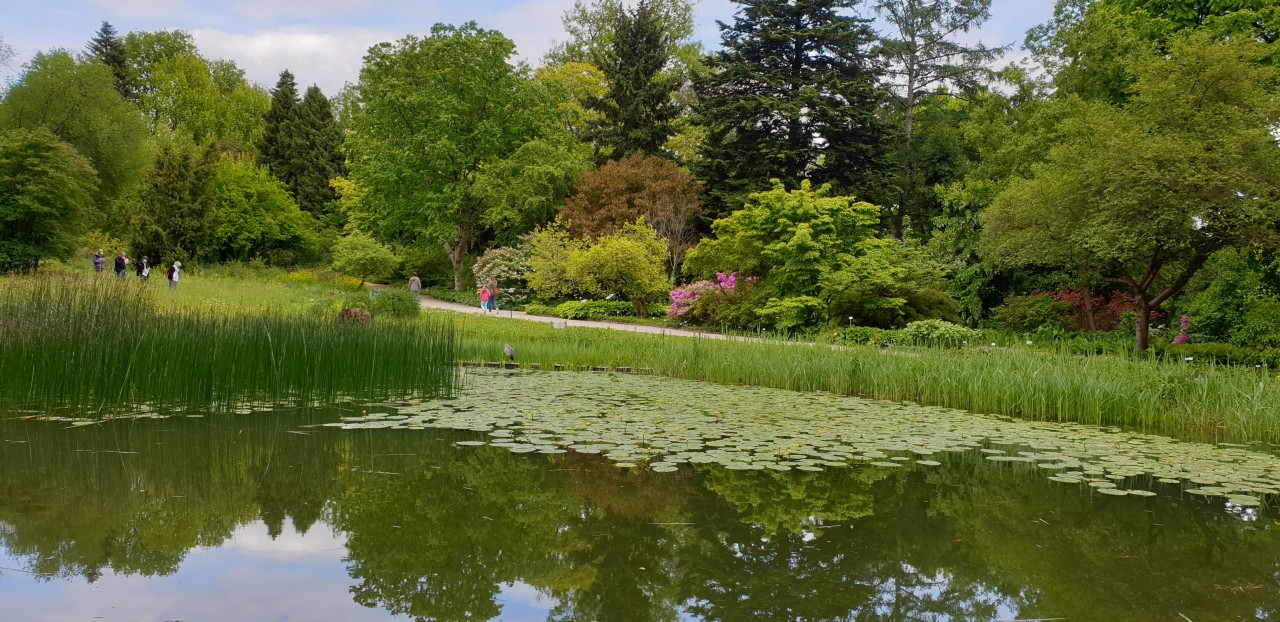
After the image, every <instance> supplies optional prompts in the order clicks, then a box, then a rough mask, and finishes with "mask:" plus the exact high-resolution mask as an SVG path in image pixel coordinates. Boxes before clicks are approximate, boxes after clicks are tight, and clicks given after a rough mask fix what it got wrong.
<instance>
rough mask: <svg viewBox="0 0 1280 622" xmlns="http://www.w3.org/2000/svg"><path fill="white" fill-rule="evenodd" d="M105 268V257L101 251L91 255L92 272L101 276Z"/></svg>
mask: <svg viewBox="0 0 1280 622" xmlns="http://www.w3.org/2000/svg"><path fill="white" fill-rule="evenodd" d="M106 267H107V256H106V254H104V253H103V252H102V249H98V252H97V253H95V254H94V255H93V271H94V272H97V273H98V274H102V271H103V270H105V269H106Z"/></svg>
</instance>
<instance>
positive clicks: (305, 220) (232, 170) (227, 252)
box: [200, 156, 319, 265]
mask: <svg viewBox="0 0 1280 622" xmlns="http://www.w3.org/2000/svg"><path fill="white" fill-rule="evenodd" d="M209 192H210V194H211V199H212V204H213V213H212V220H213V232H212V234H211V236H210V239H209V242H208V244H207V245H206V246H205V247H204V248H202V249H201V253H200V254H201V255H202V256H204V257H207V258H209V259H212V260H214V261H219V262H221V261H250V260H253V259H264V258H265V259H270V260H273V261H275V262H277V263H284V264H290V265H291V264H296V263H298V262H299V261H300V260H305V259H307V258H309V257H312V256H314V255H315V254H316V251H317V250H318V246H319V240H318V239H317V237H316V234H315V230H316V228H317V223H316V222H315V221H314V220H313V219H312V218H311V216H310V215H308V214H307V213H306V212H303V211H302V210H301V209H299V207H298V204H297V203H294V201H293V199H292V198H291V197H290V196H289V191H288V190H287V189H286V188H285V186H284V184H282V183H280V182H279V181H278V180H276V179H274V178H272V177H271V175H270V174H268V173H267V171H266V170H265V169H263V168H261V167H259V166H257V165H255V164H254V163H253V162H252V161H250V160H237V159H235V158H232V157H228V156H223V157H222V158H221V160H220V161H219V162H218V167H217V173H216V174H215V175H214V178H213V182H212V184H211V186H210V189H209Z"/></svg>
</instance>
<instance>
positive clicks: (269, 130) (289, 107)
mask: <svg viewBox="0 0 1280 622" xmlns="http://www.w3.org/2000/svg"><path fill="white" fill-rule="evenodd" d="M297 104H298V83H297V82H295V81H294V79H293V73H292V72H290V71H289V70H288V69H286V70H284V71H281V72H280V79H279V80H277V81H276V88H275V90H273V91H272V92H271V108H269V109H268V110H267V115H266V128H265V131H264V132H263V135H262V141H261V142H259V143H258V157H259V158H260V162H261V163H262V164H263V165H264V166H266V167H267V169H268V170H270V171H271V174H272V175H275V176H276V178H277V179H281V180H283V179H284V177H283V174H284V171H286V170H287V169H288V166H289V159H290V154H289V147H288V145H287V144H285V140H284V137H283V131H284V125H285V124H286V123H287V122H288V121H289V118H290V116H291V114H292V111H293V108H294V106H296V105H297Z"/></svg>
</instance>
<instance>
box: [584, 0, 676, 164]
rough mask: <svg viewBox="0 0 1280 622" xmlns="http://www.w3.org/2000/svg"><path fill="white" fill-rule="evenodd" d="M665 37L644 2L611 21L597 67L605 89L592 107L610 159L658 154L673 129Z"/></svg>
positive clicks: (654, 12)
mask: <svg viewBox="0 0 1280 622" xmlns="http://www.w3.org/2000/svg"><path fill="white" fill-rule="evenodd" d="M670 38H671V37H670V35H669V34H668V33H667V31H666V29H665V28H664V26H663V23H662V19H661V15H659V13H658V11H657V10H656V9H655V8H654V6H653V5H652V4H651V3H650V1H649V0H641V2H640V3H639V4H638V5H636V7H635V9H634V10H633V11H630V12H626V11H624V12H623V13H621V14H620V15H619V16H618V18H617V21H616V22H615V25H614V38H613V46H612V47H611V48H610V51H609V52H608V53H607V54H606V55H605V58H603V59H601V67H600V69H601V71H603V72H604V75H605V78H606V79H607V80H608V82H609V92H608V94H607V95H606V96H605V98H604V99H603V100H601V101H600V102H599V106H598V107H599V108H600V110H601V112H603V113H604V116H605V123H606V128H605V132H604V136H603V138H602V141H603V142H604V143H605V145H606V146H609V147H612V148H613V151H612V153H611V154H610V157H612V158H622V157H626V156H629V155H631V154H633V153H635V152H636V151H645V152H648V153H654V154H656V153H659V152H661V150H662V145H663V143H665V142H666V140H667V138H668V137H670V136H671V134H672V133H673V131H674V130H673V129H672V126H671V121H672V120H673V119H674V118H675V116H676V113H677V108H676V105H675V103H674V102H673V101H672V99H671V94H672V92H674V91H675V88H676V86H677V85H676V83H675V82H674V81H673V80H671V78H670V77H669V76H667V75H665V74H664V73H663V69H664V68H665V67H666V65H667V62H668V61H669V60H670V59H671V52H670Z"/></svg>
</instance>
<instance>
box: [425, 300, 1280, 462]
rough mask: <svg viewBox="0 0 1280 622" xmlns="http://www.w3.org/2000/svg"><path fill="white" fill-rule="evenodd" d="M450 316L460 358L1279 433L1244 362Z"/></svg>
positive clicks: (1181, 429)
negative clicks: (508, 348) (739, 337)
mask: <svg viewBox="0 0 1280 622" xmlns="http://www.w3.org/2000/svg"><path fill="white" fill-rule="evenodd" d="M432 315H433V316H434V315H435V314H432ZM455 321H456V324H455V326H456V329H457V330H458V333H459V349H458V356H459V358H460V359H461V360H464V361H497V360H501V359H502V357H503V355H502V346H503V344H505V343H510V344H511V345H512V346H513V347H514V348H515V351H516V359H517V361H518V362H520V363H522V364H524V365H526V366H527V365H528V364H532V363H537V364H539V365H540V366H541V367H542V368H543V369H553V368H554V366H555V365H557V364H559V365H563V366H568V367H569V368H584V367H585V368H590V367H592V366H607V367H622V366H625V367H631V368H633V369H636V370H638V369H641V368H643V369H647V370H651V371H652V373H655V374H660V375H666V376H673V377H680V378H688V379H692V380H705V381H710V382H718V383H728V384H743V385H761V386H769V387H776V388H782V389H792V390H798V391H828V392H832V393H837V394H843V395H860V396H865V397H873V398H879V399H887V400H894V401H913V402H917V403H921V404H928V405H935V406H945V407H950V408H958V409H963V410H969V411H972V412H980V413H993V414H999V415H1008V416H1014V417H1022V418H1026V419H1032V420H1044V421H1056V422H1076V423H1086V424H1097V425H1114V426H1122V427H1125V428H1126V429H1130V430H1137V431H1144V432H1150V433H1160V434H1169V435H1173V436H1178V437H1182V438H1190V439H1197V440H1231V441H1263V442H1270V443H1276V442H1280V381H1277V379H1276V378H1273V377H1271V376H1270V375H1269V374H1267V373H1266V372H1265V371H1258V370H1254V369H1251V368H1250V369H1242V368H1230V367H1214V366H1207V365H1189V364H1178V363H1167V362H1159V361H1156V360H1150V359H1136V358H1132V357H1124V356H1088V357H1086V356H1072V355H1069V354H1062V353H1057V352H1045V351H1035V350H1031V349H1025V348H1021V349H1019V348H1011V349H1004V348H994V349H977V348H965V349H930V348H897V347H895V348H888V349H880V348H877V347H871V346H836V345H832V344H822V343H817V344H803V343H799V342H794V341H785V340H771V339H768V338H766V339H762V340H753V341H733V340H720V339H695V338H689V337H672V336H659V335H648V334H641V333H628V332H618V331H608V330H600V329H591V328H565V329H556V328H552V327H550V326H548V325H545V324H540V323H532V322H523V321H520V320H507V319H502V318H496V317H483V316H466V317H458V318H457V319H456V320H455ZM689 399H690V402H691V403H692V402H694V401H696V400H697V396H696V395H690V396H689Z"/></svg>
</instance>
